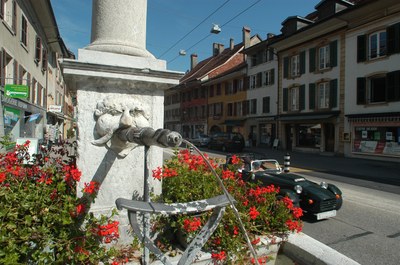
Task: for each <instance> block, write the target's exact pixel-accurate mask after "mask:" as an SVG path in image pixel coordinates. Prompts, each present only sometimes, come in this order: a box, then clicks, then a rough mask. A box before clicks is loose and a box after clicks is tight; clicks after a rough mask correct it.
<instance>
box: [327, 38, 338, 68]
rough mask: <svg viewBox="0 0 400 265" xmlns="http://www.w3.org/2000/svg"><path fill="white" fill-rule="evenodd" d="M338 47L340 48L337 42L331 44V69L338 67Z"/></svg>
mask: <svg viewBox="0 0 400 265" xmlns="http://www.w3.org/2000/svg"><path fill="white" fill-rule="evenodd" d="M337 46H338V41H337V40H334V41H332V42H331V43H330V44H329V53H330V54H329V55H330V58H329V59H330V67H336V66H337V50H338V48H337Z"/></svg>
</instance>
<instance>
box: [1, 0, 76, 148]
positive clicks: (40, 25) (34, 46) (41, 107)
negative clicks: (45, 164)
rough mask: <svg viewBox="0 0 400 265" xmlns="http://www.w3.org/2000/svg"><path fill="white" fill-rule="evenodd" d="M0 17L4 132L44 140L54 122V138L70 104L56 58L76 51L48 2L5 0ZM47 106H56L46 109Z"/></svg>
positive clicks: (2, 133)
mask: <svg viewBox="0 0 400 265" xmlns="http://www.w3.org/2000/svg"><path fill="white" fill-rule="evenodd" d="M0 20H1V22H2V23H0V36H1V38H0V84H1V104H0V106H1V107H0V110H1V111H0V114H1V115H0V116H1V119H0V120H1V121H4V123H3V122H0V135H5V134H10V135H11V136H12V138H13V139H16V138H20V137H33V138H38V139H40V140H43V139H44V138H45V131H46V127H47V126H46V125H48V123H50V124H51V125H52V124H53V123H54V125H57V128H56V130H54V133H55V134H54V135H52V137H54V140H56V139H55V138H56V137H57V135H56V134H57V133H58V134H59V135H62V134H63V131H64V124H65V122H64V120H65V119H66V117H67V116H66V114H71V112H67V111H66V110H71V106H72V104H71V105H70V107H69V108H67V106H66V101H65V99H64V98H65V95H66V88H65V86H64V83H63V78H62V76H61V73H60V68H59V65H58V62H57V59H58V58H59V57H60V56H64V57H67V56H68V57H69V56H72V54H71V53H70V52H68V50H67V49H66V47H65V45H64V42H63V41H62V39H61V37H60V34H59V32H58V28H57V23H56V21H55V17H54V14H53V10H52V7H51V4H50V1H33V0H31V1H16V0H1V1H0ZM67 102H68V100H67ZM49 103H50V104H51V105H50V104H49ZM49 105H50V106H57V108H53V109H51V110H50V111H48V106H49ZM58 106H60V107H58ZM54 110H55V111H54ZM53 114H54V115H53ZM52 115H53V116H55V117H54V119H52ZM71 117H72V115H71ZM69 126H72V122H70V123H69ZM63 137H65V135H63Z"/></svg>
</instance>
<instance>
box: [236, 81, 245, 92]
mask: <svg viewBox="0 0 400 265" xmlns="http://www.w3.org/2000/svg"><path fill="white" fill-rule="evenodd" d="M243 90H244V87H243V79H238V80H237V91H243Z"/></svg>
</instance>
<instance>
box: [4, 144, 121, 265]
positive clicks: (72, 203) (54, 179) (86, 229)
mask: <svg viewBox="0 0 400 265" xmlns="http://www.w3.org/2000/svg"><path fill="white" fill-rule="evenodd" d="M28 148H29V141H27V142H26V143H25V144H24V145H21V146H18V145H17V146H16V148H15V150H13V151H12V152H9V153H6V154H0V205H1V207H0V264H97V263H99V262H103V263H104V264H110V263H111V262H114V264H115V262H117V258H115V257H116V256H118V255H119V254H118V250H116V249H115V248H113V247H111V248H110V247H107V246H106V245H105V243H110V242H112V241H115V240H117V239H118V237H119V232H118V222H116V221H112V220H111V218H112V216H113V215H114V213H113V214H112V215H111V216H110V217H109V216H100V217H94V216H93V214H89V213H88V210H89V207H90V202H91V200H90V199H88V198H94V197H95V194H96V192H97V191H98V188H99V185H98V183H95V182H90V183H89V184H87V185H86V186H85V189H84V192H86V193H87V194H84V196H83V197H82V198H77V196H76V187H77V185H76V183H77V182H78V181H79V180H80V178H81V172H80V171H79V170H78V169H77V168H76V166H75V165H74V163H73V161H68V160H63V157H66V156H65V150H66V148H65V146H64V147H63V146H59V147H58V148H57V150H56V151H55V150H53V151H52V152H50V151H49V150H47V149H46V148H42V150H41V152H40V153H41V154H40V155H36V156H35V157H34V159H33V160H32V161H33V162H32V163H26V161H30V157H29V153H28V152H27V150H28Z"/></svg>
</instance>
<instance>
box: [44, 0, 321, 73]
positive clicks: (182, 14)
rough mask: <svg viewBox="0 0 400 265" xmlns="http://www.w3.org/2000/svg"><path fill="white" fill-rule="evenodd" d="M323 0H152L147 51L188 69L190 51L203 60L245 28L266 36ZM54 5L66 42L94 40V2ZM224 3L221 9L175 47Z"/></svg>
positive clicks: (74, 45) (56, 0) (58, 0)
mask: <svg viewBox="0 0 400 265" xmlns="http://www.w3.org/2000/svg"><path fill="white" fill-rule="evenodd" d="M110 1H112V0H110ZM132 1H134V0H132ZM319 1H320V0H148V2H147V50H148V51H150V52H151V53H152V54H153V55H154V56H155V57H156V58H158V59H162V60H166V61H167V69H168V70H174V71H182V72H184V71H186V70H188V69H189V67H190V54H191V53H196V54H197V55H198V58H199V61H201V60H203V59H206V58H207V57H209V56H211V51H212V44H213V43H214V42H218V43H222V44H224V45H225V47H227V46H229V40H230V38H233V39H234V41H235V44H236V43H240V42H241V41H242V27H243V26H247V27H249V28H250V29H251V34H252V35H254V34H258V35H260V36H261V38H262V39H265V38H266V35H267V33H275V34H279V33H280V29H281V23H282V21H284V20H285V19H286V18H287V17H289V16H306V15H307V14H309V13H311V12H313V11H314V7H315V5H317V4H318V3H319ZM51 3H52V6H53V9H54V14H55V16H56V20H57V24H58V27H59V30H60V33H61V36H62V38H63V39H64V42H65V44H66V45H67V47H68V48H69V49H70V50H71V51H72V52H74V53H75V55H78V49H81V48H84V47H85V46H87V45H88V44H89V43H90V28H91V12H92V11H91V10H92V1H91V0H51ZM221 5H223V7H222V8H220V9H219V10H218V11H217V12H216V13H215V14H213V15H212V16H211V17H210V18H208V19H207V20H206V21H205V22H204V23H202V24H201V25H200V26H199V27H198V28H196V29H195V30H194V31H193V32H191V33H190V34H189V35H188V36H187V37H185V38H184V39H183V40H182V41H180V42H179V43H178V44H177V45H176V46H175V47H172V46H173V45H174V44H175V43H176V42H177V41H178V40H180V39H181V38H182V37H184V36H185V35H186V34H187V33H189V32H190V31H192V30H193V29H194V28H195V27H196V26H197V25H198V24H199V23H200V22H201V21H203V20H204V19H205V18H206V17H208V16H209V15H210V14H211V13H213V12H214V11H215V10H216V9H217V8H219V7H220V6H221ZM250 6H252V7H251V8H249V7H250ZM248 8H249V9H248ZM246 9H248V10H247V11H245V10H246ZM213 24H218V25H220V26H222V25H224V26H223V27H222V31H221V33H219V34H209V33H210V29H211V27H212V26H213ZM202 39H204V40H202ZM201 40H202V41H201ZM169 49H170V50H169ZM168 50H169V51H168ZM180 50H186V56H179V51H180ZM167 51H168V52H167ZM161 55H162V56H161Z"/></svg>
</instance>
